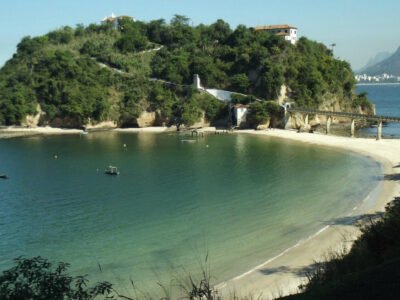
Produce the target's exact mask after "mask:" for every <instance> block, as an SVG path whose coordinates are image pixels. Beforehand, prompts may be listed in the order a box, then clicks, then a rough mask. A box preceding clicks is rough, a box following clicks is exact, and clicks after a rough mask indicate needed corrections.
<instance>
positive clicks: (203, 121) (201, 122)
mask: <svg viewBox="0 0 400 300" xmlns="http://www.w3.org/2000/svg"><path fill="white" fill-rule="evenodd" d="M209 126H210V122H207V120H206V113H205V112H204V111H203V112H202V114H201V117H200V120H199V121H197V122H196V123H194V124H193V125H192V126H190V127H193V128H198V127H209Z"/></svg>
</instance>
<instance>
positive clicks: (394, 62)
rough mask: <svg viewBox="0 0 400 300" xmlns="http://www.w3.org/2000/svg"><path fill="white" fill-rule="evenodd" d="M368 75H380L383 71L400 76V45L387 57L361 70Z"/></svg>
mask: <svg viewBox="0 0 400 300" xmlns="http://www.w3.org/2000/svg"><path fill="white" fill-rule="evenodd" d="M363 73H366V74H368V75H371V76H374V75H380V74H383V73H387V74H391V75H396V76H400V47H399V48H398V49H397V51H396V52H395V53H393V54H392V55H391V56H390V57H388V58H387V59H385V60H383V61H381V62H379V63H377V64H375V65H373V66H370V67H368V68H366V69H364V70H363Z"/></svg>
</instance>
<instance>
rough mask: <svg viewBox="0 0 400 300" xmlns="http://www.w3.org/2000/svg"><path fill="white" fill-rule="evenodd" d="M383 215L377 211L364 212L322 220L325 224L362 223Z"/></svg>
mask: <svg viewBox="0 0 400 300" xmlns="http://www.w3.org/2000/svg"><path fill="white" fill-rule="evenodd" d="M382 216H383V212H378V213H374V214H364V215H357V216H346V217H340V218H335V219H332V220H328V221H326V222H324V224H325V225H331V226H335V225H362V224H365V223H366V222H371V221H374V220H377V219H379V218H381V217H382Z"/></svg>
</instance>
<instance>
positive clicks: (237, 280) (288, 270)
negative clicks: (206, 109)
mask: <svg viewBox="0 0 400 300" xmlns="http://www.w3.org/2000/svg"><path fill="white" fill-rule="evenodd" d="M236 133H239V134H253V135H263V136H268V137H272V138H280V139H286V140H292V141H297V142H302V143H308V144H314V145H318V146H322V147H328V148H335V149H339V150H342V151H343V150H345V151H346V150H347V151H351V152H353V153H355V154H356V155H362V156H364V157H367V158H369V159H373V160H374V161H376V162H378V163H379V164H380V166H381V168H382V171H383V174H384V175H391V174H398V173H399V172H400V169H398V170H396V168H398V166H399V164H400V141H396V140H380V141H376V140H373V139H365V138H354V139H353V138H349V137H339V136H326V135H323V134H317V133H314V134H310V133H297V132H296V131H290V130H282V129H269V130H266V131H254V130H242V131H237V132H236ZM399 192H400V185H399V184H398V183H397V182H396V181H393V180H392V181H390V180H385V179H384V180H382V181H380V182H378V184H377V185H376V186H375V187H374V188H373V189H372V190H371V192H370V193H369V194H368V196H367V197H365V198H364V199H361V202H360V204H359V205H358V206H357V207H355V208H353V211H352V212H349V214H348V216H349V217H350V216H354V217H355V219H356V216H357V215H365V214H370V213H375V212H381V211H383V210H384V207H385V205H386V204H387V203H388V202H390V201H391V200H393V198H394V197H395V196H397V195H398V194H399ZM371 198H372V199H371ZM368 200H374V202H373V203H370V201H368ZM359 235H360V231H359V230H358V229H357V227H356V226H355V225H354V224H353V223H351V224H350V223H349V224H342V225H327V226H324V227H323V228H321V229H320V230H319V231H318V232H316V233H314V234H313V235H311V236H308V237H306V238H304V239H302V240H300V241H297V242H296V243H295V244H294V245H293V246H291V247H289V248H287V249H285V250H283V251H282V252H281V253H279V254H278V255H276V256H274V257H272V258H269V259H268V260H267V261H265V262H264V263H262V264H260V265H258V266H256V267H254V268H252V269H251V270H249V271H246V272H245V273H242V274H240V275H238V276H236V277H234V278H232V279H230V280H228V281H225V282H221V283H219V284H217V285H216V286H215V287H216V289H218V291H219V293H220V294H221V295H225V296H230V295H233V294H235V295H238V296H242V297H246V296H249V295H251V296H253V297H254V296H255V297H256V298H257V297H260V298H261V299H273V298H276V297H280V296H284V295H289V294H293V293H296V292H297V291H298V286H299V285H300V284H303V283H305V282H306V274H305V272H306V270H307V269H308V268H309V266H310V265H311V264H312V263H313V262H314V261H321V260H322V259H323V258H324V257H326V255H327V254H328V253H329V252H332V251H336V250H339V249H343V247H346V248H349V246H351V244H352V242H353V241H354V239H355V238H356V237H358V236H359ZM349 237H350V240H349V241H348V240H344V238H349ZM265 270H267V271H268V270H270V271H271V272H270V274H269V275H267V276H266V275H265V274H263V273H262V272H261V271H264V272H265ZM280 270H281V271H280Z"/></svg>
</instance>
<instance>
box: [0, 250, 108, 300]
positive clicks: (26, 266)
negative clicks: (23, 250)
mask: <svg viewBox="0 0 400 300" xmlns="http://www.w3.org/2000/svg"><path fill="white" fill-rule="evenodd" d="M15 264H16V265H15V266H14V267H12V268H11V269H9V270H6V271H4V272H3V273H2V274H1V275H0V299H2V300H23V299H24V300H25V299H34V300H50V299H52V300H58V299H60V300H61V299H62V300H69V299H71V300H72V299H74V300H89V299H95V298H96V297H98V298H97V299H115V298H114V297H113V296H112V293H113V291H112V285H111V284H110V283H108V282H100V283H97V284H96V285H95V286H93V287H87V284H88V280H87V279H86V277H85V276H76V277H73V276H70V275H68V273H67V270H68V268H69V264H67V263H62V262H60V263H58V264H56V265H53V264H52V263H50V262H49V261H48V260H47V259H44V258H41V257H35V258H32V259H25V258H16V259H15Z"/></svg>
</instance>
